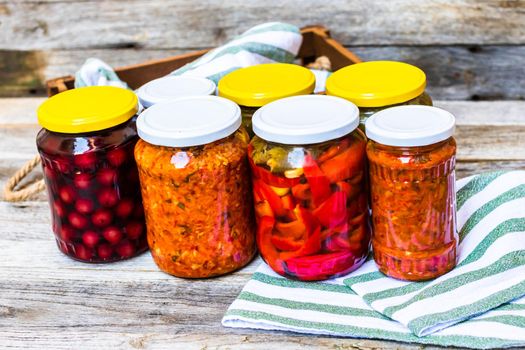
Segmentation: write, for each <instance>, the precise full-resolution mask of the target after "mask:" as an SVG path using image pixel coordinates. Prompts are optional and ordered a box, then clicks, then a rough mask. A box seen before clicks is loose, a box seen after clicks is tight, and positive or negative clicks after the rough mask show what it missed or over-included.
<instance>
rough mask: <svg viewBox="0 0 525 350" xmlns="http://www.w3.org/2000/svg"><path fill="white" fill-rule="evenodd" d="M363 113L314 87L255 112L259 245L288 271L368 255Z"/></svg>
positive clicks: (343, 266)
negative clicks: (308, 92)
mask: <svg viewBox="0 0 525 350" xmlns="http://www.w3.org/2000/svg"><path fill="white" fill-rule="evenodd" d="M358 114H359V112H358V109H357V107H356V106H355V105H354V104H353V103H350V102H348V101H345V100H343V99H341V98H338V97H332V96H324V95H309V96H295V97H288V98H284V99H281V100H278V101H275V102H272V103H269V104H268V105H266V106H264V107H262V108H261V109H260V110H258V111H257V112H256V113H255V115H254V117H253V129H254V132H255V134H256V136H255V137H254V138H253V139H252V141H251V143H250V145H249V148H248V158H249V160H250V164H251V168H252V175H253V176H252V179H253V193H254V203H255V215H256V219H257V227H258V231H257V245H258V247H259V252H260V253H261V256H262V258H263V259H264V261H265V262H266V263H267V264H268V265H269V266H270V267H271V268H272V269H273V270H274V271H275V272H277V273H279V274H281V275H283V276H285V277H288V278H292V279H298V280H303V281H313V280H325V279H328V278H332V277H337V276H342V275H345V274H347V273H349V272H350V271H352V270H354V269H356V268H357V267H359V266H360V265H361V264H362V263H363V262H364V260H365V259H366V256H367V255H368V251H369V246H370V227H369V225H370V223H369V206H368V195H369V194H368V187H367V171H366V155H365V147H366V137H365V136H364V134H363V132H362V131H361V130H359V129H358V128H357V126H358V124H359V116H358Z"/></svg>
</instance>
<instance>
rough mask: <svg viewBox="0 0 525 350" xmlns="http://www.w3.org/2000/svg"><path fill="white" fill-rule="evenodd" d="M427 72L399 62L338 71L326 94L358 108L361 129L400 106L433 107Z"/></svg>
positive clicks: (385, 62) (364, 64)
mask: <svg viewBox="0 0 525 350" xmlns="http://www.w3.org/2000/svg"><path fill="white" fill-rule="evenodd" d="M426 82H427V78H426V75H425V72H423V71H422V70H421V69H419V68H418V67H416V66H413V65H410V64H408V63H404V62H396V61H370V62H362V63H356V64H352V65H350V66H347V67H344V68H341V69H339V70H338V71H337V72H335V73H333V74H332V75H331V76H330V77H328V79H327V80H326V94H327V95H333V96H339V97H342V98H344V99H347V100H348V101H350V102H353V103H355V104H356V105H357V107H359V113H360V119H361V124H360V127H361V129H363V130H364V125H365V122H366V119H368V118H369V117H370V116H371V115H373V114H374V113H376V112H379V111H380V110H383V109H385V108H389V107H393V106H397V105H427V106H432V99H431V98H430V96H429V95H428V94H427V93H426V92H425V87H426Z"/></svg>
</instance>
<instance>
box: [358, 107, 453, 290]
mask: <svg viewBox="0 0 525 350" xmlns="http://www.w3.org/2000/svg"><path fill="white" fill-rule="evenodd" d="M454 123H455V122H454V116H453V115H452V114H450V113H448V112H446V111H444V110H442V109H439V108H435V107H427V106H401V107H393V108H390V109H386V110H384V111H381V112H378V113H376V114H374V115H373V116H372V117H371V118H370V119H368V121H367V123H366V133H367V136H368V138H369V140H370V141H368V145H367V155H368V160H369V167H370V185H371V194H372V222H373V235H372V245H373V252H374V259H375V261H376V263H377V265H378V267H379V269H380V270H381V271H382V272H383V273H385V274H387V275H389V276H392V277H395V278H398V279H403V280H412V281H421V280H428V279H432V278H435V277H438V276H440V275H442V274H444V273H446V272H448V271H450V270H451V269H452V268H454V266H455V265H456V255H457V244H458V237H457V228H456V195H455V172H454V168H455V161H456V158H455V155H456V142H455V141H454V138H453V137H452V134H453V130H454Z"/></svg>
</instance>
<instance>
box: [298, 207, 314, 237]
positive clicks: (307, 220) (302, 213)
mask: <svg viewBox="0 0 525 350" xmlns="http://www.w3.org/2000/svg"><path fill="white" fill-rule="evenodd" d="M294 213H295V216H297V218H298V220H301V222H302V223H303V224H304V226H305V228H306V232H307V234H308V236H310V235H311V234H312V233H313V232H314V231H315V229H316V228H317V227H318V226H319V222H318V221H317V219H316V218H315V217H314V216H313V214H312V213H310V211H308V210H306V209H304V208H303V207H301V206H300V205H297V206H296V207H295V209H294Z"/></svg>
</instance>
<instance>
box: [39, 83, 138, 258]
mask: <svg viewBox="0 0 525 350" xmlns="http://www.w3.org/2000/svg"><path fill="white" fill-rule="evenodd" d="M136 112H137V97H136V96H135V94H134V93H133V92H131V91H129V90H125V89H121V88H117V87H108V86H104V87H102V86H96V87H83V88H78V89H74V90H69V91H66V92H62V93H60V94H58V95H55V96H53V97H51V98H50V99H48V100H47V101H46V102H44V103H43V104H42V105H41V106H40V108H39V109H38V121H39V123H40V125H42V127H43V129H42V130H41V131H40V132H39V133H38V136H37V140H36V141H37V146H38V151H39V152H40V155H41V158H42V165H43V170H44V178H45V181H46V185H47V191H48V195H49V203H50V205H51V216H52V223H53V231H54V233H55V237H56V240H57V243H58V247H59V248H60V250H61V251H62V252H63V253H64V254H66V255H68V256H70V257H72V258H74V259H77V260H80V261H85V262H110V261H116V260H121V259H126V258H130V257H133V256H135V255H137V254H139V253H141V252H144V251H145V250H147V248H148V247H147V242H146V229H145V224H144V212H143V208H142V199H141V195H140V185H139V178H138V172H137V167H136V164H135V159H134V157H133V149H134V147H135V143H136V142H137V140H138V137H137V132H136V128H135V119H136V118H135V114H136Z"/></svg>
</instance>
